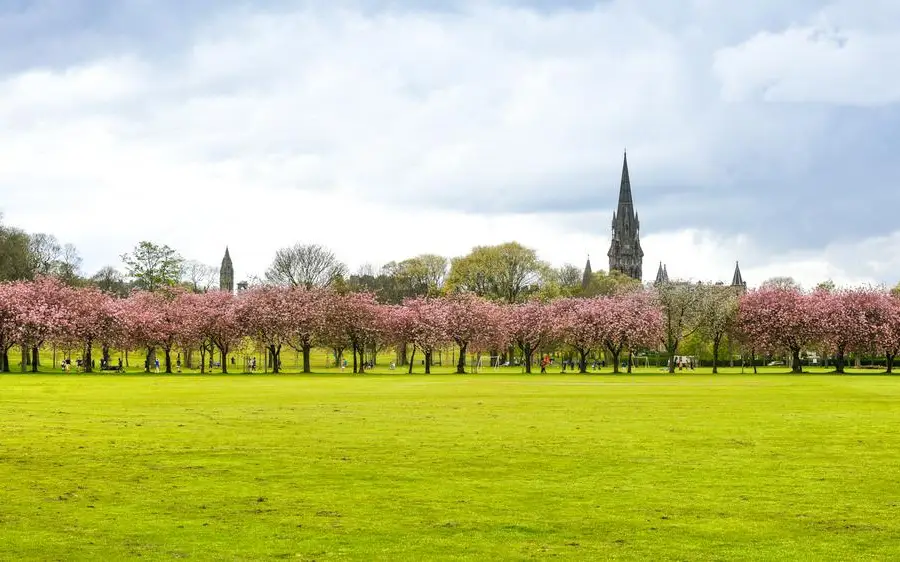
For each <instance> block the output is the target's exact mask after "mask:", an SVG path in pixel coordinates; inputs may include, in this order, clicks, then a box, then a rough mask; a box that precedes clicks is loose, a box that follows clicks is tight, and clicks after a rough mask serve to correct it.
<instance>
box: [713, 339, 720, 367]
mask: <svg viewBox="0 0 900 562" xmlns="http://www.w3.org/2000/svg"><path fill="white" fill-rule="evenodd" d="M721 343H722V338H720V337H716V338H713V370H712V372H713V374H714V375H717V374H719V344H721Z"/></svg>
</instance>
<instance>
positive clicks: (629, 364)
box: [626, 349, 634, 375]
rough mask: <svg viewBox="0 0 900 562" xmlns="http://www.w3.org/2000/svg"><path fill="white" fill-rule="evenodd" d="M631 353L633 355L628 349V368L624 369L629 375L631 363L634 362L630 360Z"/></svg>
mask: <svg viewBox="0 0 900 562" xmlns="http://www.w3.org/2000/svg"><path fill="white" fill-rule="evenodd" d="M633 355H634V352H632V351H631V350H630V349H629V350H628V370H627V371H626V372H627V373H628V374H629V375H630V374H631V364H632V363H634V361H633V360H632V356H633Z"/></svg>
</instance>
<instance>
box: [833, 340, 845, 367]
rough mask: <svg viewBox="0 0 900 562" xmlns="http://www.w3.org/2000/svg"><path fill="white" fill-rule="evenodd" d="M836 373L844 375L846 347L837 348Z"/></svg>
mask: <svg viewBox="0 0 900 562" xmlns="http://www.w3.org/2000/svg"><path fill="white" fill-rule="evenodd" d="M835 359H836V361H835V367H834V372H835V373H843V372H844V346H843V345H839V346H838V347H837V353H836V354H835Z"/></svg>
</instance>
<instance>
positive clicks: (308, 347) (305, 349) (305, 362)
mask: <svg viewBox="0 0 900 562" xmlns="http://www.w3.org/2000/svg"><path fill="white" fill-rule="evenodd" d="M301 347H302V351H303V372H304V373H311V372H312V368H311V367H310V362H309V355H310V352H311V351H312V346H311V345H309V344H308V343H305V344H303V345H302V346H301Z"/></svg>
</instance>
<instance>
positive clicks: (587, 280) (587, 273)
mask: <svg viewBox="0 0 900 562" xmlns="http://www.w3.org/2000/svg"><path fill="white" fill-rule="evenodd" d="M593 277H594V272H593V271H592V270H591V255H590V254H588V257H587V263H585V264H584V273H583V274H582V275H581V288H582V289H587V288H588V286H589V285H590V284H591V279H593Z"/></svg>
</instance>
